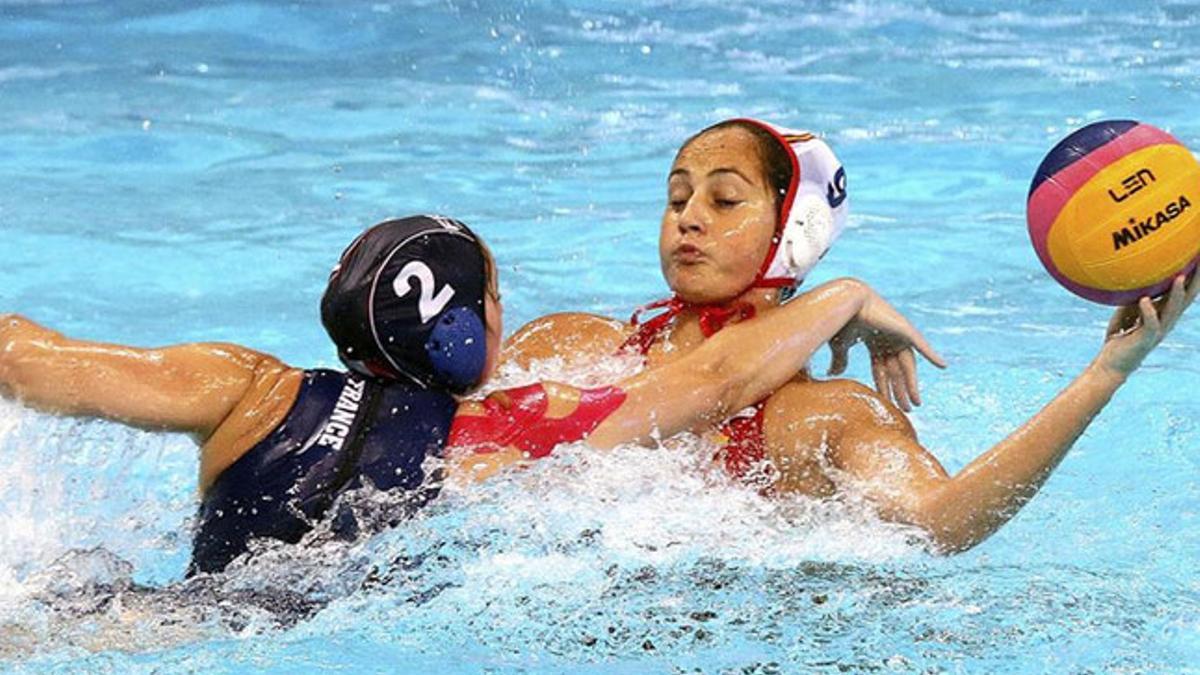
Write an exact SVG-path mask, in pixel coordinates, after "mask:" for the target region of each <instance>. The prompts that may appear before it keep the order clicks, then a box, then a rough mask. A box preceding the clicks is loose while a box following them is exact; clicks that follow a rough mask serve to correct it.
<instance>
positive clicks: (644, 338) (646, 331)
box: [621, 295, 757, 355]
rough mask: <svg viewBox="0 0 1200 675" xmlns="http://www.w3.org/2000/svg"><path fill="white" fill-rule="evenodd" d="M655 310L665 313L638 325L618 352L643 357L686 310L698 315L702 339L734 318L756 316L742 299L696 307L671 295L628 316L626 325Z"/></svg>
mask: <svg viewBox="0 0 1200 675" xmlns="http://www.w3.org/2000/svg"><path fill="white" fill-rule="evenodd" d="M656 309H662V310H665V311H663V312H662V313H661V314H657V315H655V316H653V317H651V318H650V319H649V320H648V321H646V323H644V324H640V327H639V328H638V330H637V332H635V333H634V334H633V335H631V336H629V339H628V340H626V341H625V344H623V345H621V349H636V350H637V352H638V353H639V354H643V355H645V354H646V353H647V352H649V351H650V346H651V345H653V344H654V341H655V340H657V339H658V338H659V336H660V335H662V333H663V331H665V330H666V329H667V326H669V325H670V324H671V322H673V321H674V320H675V317H677V316H679V315H680V314H682V313H683V312H684V311H687V310H691V311H694V312H696V313H697V314H698V315H699V317H700V332H701V333H703V334H704V337H706V338H710V337H712V336H713V335H716V334H717V332H718V331H720V330H721V329H722V328H724V327H725V325H726V324H727V323H729V320H730V319H732V318H734V317H737V318H738V320H739V321H745V320H746V319H753V318H754V315H755V314H756V313H757V311H756V310H755V309H754V305H752V304H750V303H748V302H746V301H745V300H739V301H737V302H734V303H732V304H729V305H696V304H692V303H689V302H685V301H684V300H683V299H682V298H680V297H679V296H678V295H673V296H671V297H669V298H664V299H662V300H658V301H655V302H652V303H650V304H648V305H643V306H641V307H639V308H637V310H635V311H634V313H633V316H631V317H629V323H631V324H632V325H634V326H639V319H640V317H641V315H642V314H643V313H645V312H652V311H654V310H656Z"/></svg>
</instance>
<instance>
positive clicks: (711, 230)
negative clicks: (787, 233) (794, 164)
mask: <svg viewBox="0 0 1200 675" xmlns="http://www.w3.org/2000/svg"><path fill="white" fill-rule="evenodd" d="M775 219H776V211H775V196H774V195H773V194H772V190H771V186H770V184H769V183H768V182H767V178H766V176H765V175H764V172H763V169H762V160H761V159H760V158H759V153H758V147H757V145H756V140H755V138H754V136H753V135H751V133H750V132H748V131H746V130H745V129H739V128H737V127H726V128H722V129H717V130H715V131H710V132H708V133H706V134H704V135H702V136H700V137H698V138H696V139H695V140H693V141H692V142H691V143H690V144H689V145H687V147H685V148H684V149H683V150H682V151H681V152H680V153H679V156H678V157H677V158H676V159H675V163H674V164H673V165H672V166H671V174H670V176H669V177H668V179H667V208H666V210H665V211H664V212H663V218H662V231H661V232H660V233H659V240H658V254H659V260H660V262H661V264H662V272H663V276H664V277H666V280H667V284H668V285H670V287H671V290H673V291H675V293H676V294H677V295H679V297H681V298H682V299H683V300H685V301H687V302H691V303H717V302H728V301H730V300H733V299H734V298H736V297H737V296H739V295H741V294H742V293H743V292H744V291H745V290H746V289H747V288H748V287H749V286H750V284H752V283H753V282H754V278H755V277H756V276H757V275H758V271H759V269H760V268H761V267H762V264H763V260H764V259H765V258H766V257H767V252H768V251H769V250H770V247H771V238H772V237H773V236H774V234H775Z"/></svg>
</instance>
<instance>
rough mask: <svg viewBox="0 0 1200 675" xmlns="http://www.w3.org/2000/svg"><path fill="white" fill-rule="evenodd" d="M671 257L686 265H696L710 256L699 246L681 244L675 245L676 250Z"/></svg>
mask: <svg viewBox="0 0 1200 675" xmlns="http://www.w3.org/2000/svg"><path fill="white" fill-rule="evenodd" d="M671 257H672V258H673V259H674V260H675V261H676V262H678V263H681V264H684V265H694V264H696V263H698V262H701V261H703V260H704V259H705V258H707V257H708V256H706V255H704V251H701V250H700V248H699V247H698V246H694V245H692V244H680V245H679V246H676V247H675V250H674V251H673V252H672V253H671Z"/></svg>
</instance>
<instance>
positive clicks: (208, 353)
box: [0, 315, 286, 437]
mask: <svg viewBox="0 0 1200 675" xmlns="http://www.w3.org/2000/svg"><path fill="white" fill-rule="evenodd" d="M271 369H278V370H280V371H283V370H286V366H283V364H281V363H279V362H278V361H276V360H275V359H273V358H271V357H268V356H265V355H263V354H259V353H257V352H254V351H252V350H249V349H246V348H243V347H239V346H237V345H228V344H190V345H180V346H176V347H166V348H161V349H137V348H133V347H125V346H121V345H112V344H104V343H99V342H88V341H84V340H74V339H71V338H68V337H65V336H63V335H61V334H59V333H56V332H54V331H52V330H49V329H47V328H44V327H42V326H39V325H38V324H36V323H34V322H32V321H29V320H28V319H25V318H22V317H19V316H15V315H5V316H0V389H2V390H3V391H4V392H5V393H6V394H8V395H11V396H13V397H15V398H17V399H19V400H21V401H23V402H25V403H26V404H28V405H31V406H33V407H35V408H39V409H42V410H45V411H48V412H53V413H59V414H66V415H94V416H98V417H104V418H108V419H113V420H117V421H120V422H124V423H127V424H131V425H134V426H139V427H144V428H150V429H170V430H176V431H190V432H194V433H198V434H200V435H201V436H203V437H207V436H208V435H210V434H211V433H212V432H213V431H214V430H215V429H216V428H217V427H218V426H219V425H220V423H221V422H222V421H223V420H224V419H225V418H226V417H227V416H228V415H229V414H230V412H231V411H232V410H233V408H234V406H235V405H236V404H237V403H238V402H239V401H241V399H242V398H243V396H244V395H245V393H246V392H247V391H248V389H249V388H250V387H251V385H252V384H253V383H254V382H255V380H256V378H258V377H261V375H262V374H263V373H264V371H267V370H271Z"/></svg>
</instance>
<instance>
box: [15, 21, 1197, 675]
mask: <svg viewBox="0 0 1200 675" xmlns="http://www.w3.org/2000/svg"><path fill="white" fill-rule="evenodd" d="M1198 37H1200V3H1195V2H1164V3H1157V4H1150V3H1140V2H1134V3H1127V4H1123V5H1121V6H1120V7H1116V6H1113V5H1111V4H1110V3H1087V2H1080V1H1069V2H1059V3H1038V2H1017V3H1005V7H1004V8H1003V9H997V8H994V7H992V6H991V5H987V4H981V3H973V2H966V1H957V2H951V1H948V0H947V1H933V0H926V1H924V2H919V1H918V2H912V3H901V2H790V1H789V2H776V1H769V2H759V3H751V4H747V5H746V6H734V5H731V4H730V3H725V2H715V1H713V0H693V1H688V2H670V3H667V2H650V1H642V2H611V1H607V2H579V1H578V0H560V1H559V2H554V3H494V4H492V3H487V2H460V1H458V0H444V1H439V2H432V1H421V0H415V1H413V2H409V3H398V2H397V3H392V2H375V3H369V2H363V3H344V2H333V1H331V0H327V1H306V2H298V3H283V2H265V1H260V2H218V3H206V4H205V5H204V6H196V5H194V4H193V3H185V2H148V1H145V0H141V1H138V0H129V1H125V2H120V3H110V2H88V1H86V0H82V1H69V0H63V1H62V2H54V1H49V2H47V1H42V0H28V1H22V0H3V2H0V186H2V189H0V235H2V236H0V242H2V243H0V251H2V254H3V255H2V258H0V259H2V260H3V262H4V264H3V265H0V311H15V312H20V313H22V314H26V315H28V316H30V317H31V318H34V319H36V320H38V321H41V322H43V323H46V324H48V325H50V326H53V327H55V328H57V329H59V330H62V331H64V332H66V333H68V334H71V335H75V336H80V337H86V338H92V339H103V340H108V341H113V342H125V343H132V344H141V345H152V344H162V343H174V342H184V341H196V340H226V341H234V342H239V343H242V344H246V345H249V346H251V347H254V348H257V349H261V350H264V351H267V352H270V353H273V354H277V355H279V356H280V357H282V358H284V359H285V360H287V361H289V362H290V363H294V364H297V365H305V366H314V365H325V366H332V365H334V364H335V363H336V359H335V356H334V353H333V350H332V349H331V347H330V345H329V343H328V339H327V338H326V337H325V335H324V333H323V331H322V330H321V328H320V326H319V322H318V314H317V303H318V298H319V295H320V292H321V290H322V289H323V285H324V281H325V279H326V276H327V272H328V270H329V268H330V266H331V265H332V263H333V262H334V260H335V258H336V256H337V254H338V253H339V252H340V251H341V249H342V247H343V246H344V245H345V244H346V243H347V242H348V241H349V240H350V239H351V238H352V237H353V236H354V235H355V234H356V233H357V232H358V231H359V230H360V229H361V228H362V227H364V226H366V225H368V224H370V223H372V222H374V221H376V220H379V219H381V218H383V217H385V216H389V215H401V214H407V213H416V212H442V213H447V214H451V215H454V216H456V217H459V218H461V219H463V220H465V221H467V222H468V223H470V224H472V226H474V227H475V228H476V229H477V230H478V231H479V232H480V233H482V234H483V236H484V237H485V238H486V239H487V240H488V241H489V242H490V243H491V244H492V245H493V247H494V249H495V251H496V253H497V256H498V258H499V260H500V261H501V274H502V278H501V282H502V286H503V290H504V295H505V300H506V308H507V310H506V319H507V321H508V322H509V327H510V329H512V328H515V327H516V326H518V325H520V324H522V323H524V322H525V321H527V320H530V319H532V318H534V317H536V316H539V315H541V314H544V313H547V312H551V311H557V310H564V309H586V310H590V311H596V312H600V313H606V314H612V315H616V316H623V315H625V314H626V313H627V312H628V311H630V309H631V308H633V307H634V306H636V305H638V304H641V303H643V302H645V301H648V300H650V299H654V298H658V297H661V296H662V295H664V293H665V286H664V283H663V282H662V280H661V278H660V276H659V271H658V263H657V254H656V246H655V242H656V237H657V221H658V217H659V214H660V212H661V209H662V204H663V201H664V198H665V195H664V192H665V190H664V183H665V174H666V170H667V167H668V166H669V164H670V160H671V157H672V153H673V151H674V149H675V148H676V147H677V146H678V144H679V143H680V142H681V141H682V140H683V139H684V138H686V137H687V136H688V135H689V134H691V133H693V132H694V131H696V130H698V129H700V128H702V127H704V126H705V125H707V124H709V123H712V122H714V121H717V120H719V119H722V118H724V117H728V116H733V115H751V116H761V117H764V118H767V119H770V120H774V121H778V122H781V123H785V124H788V125H791V126H797V127H806V128H810V129H813V130H816V131H819V132H821V133H822V134H824V135H825V137H826V139H827V140H828V141H829V142H830V144H831V145H832V146H833V147H834V148H835V150H836V151H837V152H838V154H839V155H840V156H841V158H842V160H843V161H844V163H845V165H846V168H847V172H848V175H849V182H850V194H851V200H852V209H853V215H852V217H851V223H850V228H849V230H848V231H847V232H846V233H845V235H844V236H843V238H842V239H841V240H840V242H839V243H838V245H837V246H836V248H835V249H834V250H833V251H832V253H831V254H830V255H829V256H828V257H827V258H826V260H825V262H824V263H823V264H822V265H821V266H820V267H819V268H818V271H817V272H816V273H815V274H814V275H813V278H812V281H814V282H819V281H822V280H826V279H830V278H833V277H837V276H841V275H852V276H856V277H860V278H862V279H864V280H866V281H867V282H869V283H870V284H872V285H873V286H874V287H875V288H877V289H879V290H881V291H882V292H883V293H884V294H885V295H886V296H887V297H888V298H889V299H891V300H892V301H893V302H894V303H895V304H896V305H897V306H898V307H899V308H901V309H902V310H903V311H904V312H905V313H906V314H907V315H908V316H910V317H911V318H912V319H913V320H914V321H915V322H916V323H917V324H918V325H919V326H920V327H921V328H922V329H923V330H924V331H925V332H926V333H927V335H928V336H929V337H930V338H931V340H932V341H933V342H934V343H935V345H936V346H937V347H938V348H939V349H940V350H941V351H942V352H943V353H944V354H945V355H946V356H947V357H948V358H949V359H950V360H951V364H952V365H951V368H950V369H949V370H947V371H945V372H932V370H930V369H926V370H925V371H923V372H922V377H923V392H924V397H925V400H926V404H925V406H924V407H923V408H921V409H920V411H919V412H917V413H916V414H915V415H914V416H913V420H914V423H915V424H916V426H917V428H918V431H919V433H920V436H921V439H922V441H923V442H924V443H925V444H926V445H927V446H928V447H930V448H931V449H933V450H934V451H935V453H936V454H937V456H938V457H939V458H940V459H941V460H942V461H943V463H944V464H945V465H946V466H947V468H949V469H950V470H952V471H953V470H957V469H958V468H960V467H962V466H963V465H965V464H966V463H967V462H969V461H970V460H971V459H973V458H974V457H975V456H976V455H978V454H979V453H980V452H982V451H984V450H986V449H987V448H988V447H990V446H991V445H992V444H993V443H995V442H996V441H998V440H1000V439H1001V438H1002V437H1003V436H1004V435H1005V434H1007V433H1008V432H1009V431H1011V430H1012V429H1014V428H1015V427H1016V426H1018V425H1019V424H1020V423H1021V422H1023V421H1024V420H1025V419H1027V418H1028V417H1029V416H1030V415H1031V414H1033V413H1034V412H1035V411H1036V410H1038V409H1039V407H1040V406H1041V405H1043V404H1044V403H1045V402H1047V401H1048V400H1049V399H1050V398H1051V397H1052V396H1053V395H1054V394H1055V393H1056V392H1057V391H1059V390H1060V389H1061V388H1062V387H1063V386H1065V385H1066V383H1067V382H1069V381H1070V379H1071V378H1072V377H1073V376H1074V375H1075V374H1077V373H1078V372H1080V371H1081V370H1082V369H1083V368H1084V366H1085V365H1086V364H1087V363H1088V361H1089V360H1090V359H1091V358H1092V357H1093V356H1094V355H1095V353H1096V352H1097V349H1098V347H1099V345H1100V341H1101V337H1102V335H1103V328H1104V325H1105V323H1106V321H1107V318H1108V312H1107V310H1106V309H1105V308H1103V307H1100V306H1098V305H1092V304H1089V303H1086V302H1084V301H1081V300H1078V299H1076V298H1074V297H1073V296H1071V295H1069V294H1068V293H1067V292H1066V291H1064V290H1062V289H1061V288H1059V287H1058V286H1057V285H1056V284H1055V283H1054V282H1053V281H1052V280H1051V279H1050V278H1049V277H1048V276H1047V275H1046V274H1045V273H1044V272H1043V271H1042V269H1041V267H1040V265H1039V264H1038V261H1037V259H1036V257H1035V255H1034V253H1033V249H1032V247H1031V246H1030V244H1029V242H1028V237H1027V235H1026V233H1025V226H1024V202H1025V196H1026V191H1027V189H1028V186H1029V180H1030V178H1031V177H1032V174H1033V171H1034V169H1035V168H1036V166H1037V164H1038V162H1039V161H1040V160H1041V157H1042V156H1043V154H1044V153H1045V152H1046V151H1047V150H1048V149H1049V148H1050V147H1051V146H1052V145H1053V144H1054V143H1055V142H1056V141H1057V140H1058V139H1059V138H1061V137H1062V136H1064V135H1065V134H1066V133H1068V132H1069V131H1070V130H1072V129H1074V128H1077V127H1079V126H1082V125H1083V124H1085V123H1087V122H1089V121H1092V120H1097V119H1105V118H1133V119H1140V120H1143V121H1146V122H1149V123H1152V124H1155V125H1157V126H1160V127H1163V128H1165V129H1168V130H1170V131H1171V132H1172V133H1174V134H1175V135H1176V136H1177V137H1178V138H1179V139H1180V140H1181V141H1183V142H1184V143H1185V144H1188V145H1190V146H1191V147H1193V148H1200V121H1198V120H1197V116H1196V115H1195V110H1196V109H1197V106H1200V40H1198V39H1197V38H1198ZM1198 342H1200V319H1198V318H1197V317H1195V316H1189V317H1185V320H1184V321H1183V322H1182V323H1181V325H1180V326H1179V327H1178V329H1177V330H1176V331H1175V333H1173V334H1172V335H1171V336H1170V337H1169V338H1168V340H1167V341H1166V342H1165V343H1164V344H1163V345H1162V346H1161V347H1160V348H1159V349H1158V350H1157V351H1156V352H1155V353H1154V354H1153V355H1151V357H1150V358H1149V359H1148V361H1147V362H1146V364H1145V366H1144V367H1143V368H1142V371H1141V372H1139V373H1138V374H1137V375H1135V377H1133V378H1132V379H1131V381H1130V382H1129V383H1128V384H1127V385H1126V386H1125V387H1124V388H1123V390H1122V391H1120V392H1119V393H1118V394H1117V396H1116V397H1115V399H1114V400H1113V402H1112V403H1111V404H1110V406H1109V408H1108V409H1107V410H1105V412H1104V413H1103V414H1102V415H1101V416H1100V417H1099V418H1098V419H1097V420H1096V421H1095V423H1093V425H1092V426H1091V428H1090V429H1089V430H1088V432H1087V433H1086V434H1085V435H1084V436H1083V438H1082V439H1081V440H1080V441H1079V442H1078V443H1077V445H1076V447H1075V449H1074V450H1073V451H1072V452H1071V453H1070V454H1069V455H1068V456H1067V458H1066V460H1065V461H1064V462H1063V464H1062V465H1061V467H1060V468H1059V469H1058V471H1057V472H1056V473H1055V475H1054V476H1053V477H1052V478H1051V479H1050V481H1049V482H1048V484H1047V485H1046V487H1045V489H1044V490H1043V492H1042V493H1041V494H1040V495H1039V496H1038V497H1037V498H1036V499H1035V500H1034V501H1033V502H1032V503H1031V504H1030V505H1029V506H1028V507H1027V508H1026V509H1025V510H1024V511H1023V512H1022V513H1021V514H1020V515H1019V516H1018V517H1017V518H1016V519H1015V520H1014V521H1013V522H1012V523H1010V524H1009V525H1008V526H1007V527H1005V528H1004V529H1003V530H1001V531H1000V532H999V533H998V534H997V535H995V536H994V537H993V538H992V539H990V540H989V541H987V542H985V543H984V544H982V545H981V546H979V547H978V548H976V549H974V550H972V551H970V552H968V553H965V554H963V555H959V556H956V557H953V558H937V557H931V556H929V555H927V554H925V553H924V552H922V549H921V547H920V546H919V544H918V543H917V542H916V538H915V537H914V536H913V535H914V533H913V532H911V531H908V530H906V529H905V528H900V527H896V526H892V525H888V524H884V523H881V522H879V521H878V520H877V519H876V518H874V517H873V516H872V515H871V512H870V510H869V508H867V507H866V506H865V505H863V504H862V503H859V502H858V501H857V500H855V499H854V498H853V497H852V496H848V497H846V498H844V499H841V500H838V501H828V502H819V501H811V500H802V499H790V500H768V499H764V498H762V497H760V496H758V495H757V494H755V493H754V492H752V491H748V490H746V489H744V488H741V487H739V486H737V485H734V484H732V483H730V482H729V481H727V480H726V479H725V478H724V477H722V476H721V475H720V474H718V473H715V472H713V471H712V470H711V469H710V467H709V466H708V463H707V461H706V459H707V457H708V456H709V454H710V453H711V448H709V447H707V446H705V444H704V443H703V442H701V441H699V440H697V439H694V438H682V439H677V440H675V441H672V442H671V443H670V444H669V445H670V447H669V448H667V449H665V450H664V449H640V448H621V449H618V450H616V451H614V452H612V453H606V454H598V453H595V452H592V451H589V450H588V449H587V448H586V447H582V446H580V447H572V448H565V449H563V450H562V451H561V452H560V453H559V454H558V456H556V458H555V459H552V460H550V461H547V462H543V463H541V464H540V465H538V466H537V467H536V468H534V469H533V470H530V471H526V472H522V473H518V474H513V475H508V476H504V477H502V478H500V479H499V480H496V481H494V482H492V483H490V484H488V485H486V486H485V487H484V488H483V489H481V490H478V491H476V492H471V493H455V494H448V495H446V498H445V499H443V500H441V501H440V503H439V504H438V505H436V506H435V507H434V508H432V509H430V510H429V511H428V512H427V513H426V514H424V515H423V516H421V517H419V518H417V519H415V520H414V521H412V522H410V523H408V524H406V525H404V526H403V527H399V528H396V529H394V530H390V531H388V532H385V533H383V534H381V535H378V536H375V537H371V538H369V539H366V540H363V541H360V542H357V543H354V544H350V545H347V544H344V543H340V542H338V541H335V540H332V539H331V538H330V537H328V536H325V535H323V533H321V532H317V533H315V534H314V536H313V541H312V542H311V546H310V547H308V548H305V549H297V548H286V547H285V548H278V549H272V550H268V551H265V552H264V554H263V557H264V558H267V559H270V561H271V564H269V565H261V566H257V567H250V568H237V569H234V570H232V571H231V573H230V574H228V575H226V577H225V578H223V579H218V580H209V581H207V582H204V583H194V582H191V583H184V582H183V580H182V578H183V572H184V569H185V567H186V564H187V558H188V553H189V528H190V525H191V522H190V519H191V516H192V513H193V510H194V507H195V475H196V453H195V451H194V446H193V444H192V443H191V441H190V440H189V439H188V438H186V437H183V436H177V435H169V434H153V433H145V432H139V431H131V430H127V429H123V428H121V427H118V426H115V425H111V424H106V423H101V422H96V421H88V420H73V419H55V418H51V417H47V416H44V415H41V414H39V413H36V412H33V411H30V410H27V409H24V408H21V407H20V406H18V405H16V404H14V403H11V402H0V668H2V669H12V670H16V671H62V672H76V671H79V670H88V671H100V672H150V671H155V672H157V671H164V670H165V671H196V670H202V669H203V670H206V671H214V672H229V671H243V670H246V669H256V670H258V669H264V670H271V671H279V672H301V671H304V672H307V671H310V670H312V669H315V668H344V669H346V670H351V671H365V672H372V671H373V672H395V671H408V672H439V673H443V672H444V673H449V672H495V673H500V672H505V673H507V672H595V673H601V672H603V673H610V672H629V673H643V672H666V673H674V672H706V673H707V672H713V673H715V672H738V673H775V672H857V671H874V672H985V671H986V672H1020V673H1025V672H1062V673H1076V672H1080V673H1082V672H1128V673H1134V672H1170V673H1178V672H1197V669H1198V667H1197V666H1196V665H1195V664H1197V663H1200V579H1198V577H1197V574H1196V571H1197V569H1198V568H1200V521H1198V512H1200V482H1198V481H1197V478H1198V477H1200V424H1198V422H1197V411H1198V404H1197V402H1196V398H1195V393H1194V392H1195V385H1194V382H1195V378H1196V375H1197V370H1198V369H1200V356H1198V354H1197V350H1196V347H1195V345H1197V344H1198ZM855 356H856V357H857V358H856V360H855V362H854V363H853V365H852V369H851V375H853V376H855V377H857V378H859V379H864V380H869V372H868V369H867V368H866V366H865V360H866V359H865V354H864V353H861V352H858V353H856V354H855ZM823 358H825V357H824V355H821V356H820V359H823ZM627 365H628V364H622V363H618V362H613V363H602V364H598V365H597V366H596V370H595V371H593V372H591V373H585V374H584V375H586V376H588V377H592V378H599V379H604V378H605V377H611V376H614V374H615V373H619V372H623V371H622V369H623V368H626V367H627ZM819 365H823V364H819ZM544 368H545V369H548V370H541V371H539V372H548V371H553V370H554V368H553V364H550V365H547V366H545V367H544ZM568 375H570V374H568ZM575 375H578V373H575ZM528 376H529V374H522V373H509V374H508V376H507V377H508V378H509V381H518V380H521V379H522V378H523V377H524V378H527V377H528ZM363 499H365V500H386V499H387V496H386V495H383V496H381V495H364V496H363Z"/></svg>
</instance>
